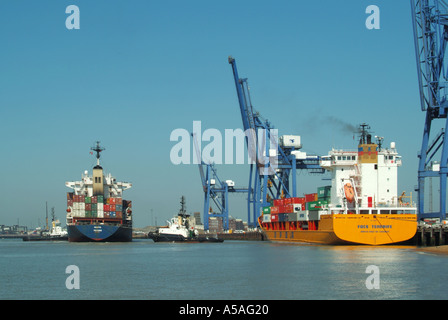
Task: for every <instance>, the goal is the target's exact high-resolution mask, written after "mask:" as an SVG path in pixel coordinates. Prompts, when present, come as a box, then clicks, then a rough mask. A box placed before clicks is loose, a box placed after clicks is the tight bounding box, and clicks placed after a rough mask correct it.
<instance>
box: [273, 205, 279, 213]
mask: <svg viewBox="0 0 448 320" xmlns="http://www.w3.org/2000/svg"><path fill="white" fill-rule="evenodd" d="M278 208H279V207H277V206H273V207H271V213H274V214H276V213H279V209H278Z"/></svg>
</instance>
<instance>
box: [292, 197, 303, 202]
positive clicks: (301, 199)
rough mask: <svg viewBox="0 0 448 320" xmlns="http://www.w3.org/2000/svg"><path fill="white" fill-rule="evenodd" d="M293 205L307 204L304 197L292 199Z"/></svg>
mask: <svg viewBox="0 0 448 320" xmlns="http://www.w3.org/2000/svg"><path fill="white" fill-rule="evenodd" d="M291 201H292V204H303V203H305V198H304V197H294V198H291Z"/></svg>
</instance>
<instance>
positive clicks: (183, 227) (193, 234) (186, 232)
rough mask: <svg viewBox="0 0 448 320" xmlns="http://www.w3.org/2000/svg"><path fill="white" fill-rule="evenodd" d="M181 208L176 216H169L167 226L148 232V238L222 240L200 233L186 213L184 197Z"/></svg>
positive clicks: (173, 240)
mask: <svg viewBox="0 0 448 320" xmlns="http://www.w3.org/2000/svg"><path fill="white" fill-rule="evenodd" d="M180 204H181V208H180V210H179V213H178V214H177V216H175V217H173V218H171V219H170V220H169V221H167V222H168V226H166V227H160V228H159V229H158V230H157V231H156V232H149V233H148V238H149V239H152V240H154V242H223V241H224V240H223V239H219V238H218V237H210V236H207V235H200V234H199V232H198V230H197V229H196V228H195V225H194V222H193V221H192V220H191V219H190V215H189V214H187V213H186V206H185V197H184V196H182V197H181V201H180Z"/></svg>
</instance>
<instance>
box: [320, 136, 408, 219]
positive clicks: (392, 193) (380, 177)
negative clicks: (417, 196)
mask: <svg viewBox="0 0 448 320" xmlns="http://www.w3.org/2000/svg"><path fill="white" fill-rule="evenodd" d="M377 139H378V142H379V143H378V144H377V143H373V142H372V141H371V136H370V134H368V133H367V131H366V130H365V128H364V127H363V128H362V132H361V139H360V143H359V146H358V150H356V151H355V150H352V151H347V150H334V149H333V150H331V151H330V152H329V154H328V155H327V156H324V157H322V158H321V161H320V165H321V167H322V168H324V169H326V170H328V171H329V172H331V181H332V185H331V201H330V204H329V205H328V208H329V209H339V210H341V211H344V213H380V212H378V210H377V209H378V208H381V211H384V210H383V208H384V209H386V208H389V210H399V209H400V208H403V207H405V206H406V209H410V207H414V205H413V204H412V203H411V202H412V201H409V202H408V203H405V202H404V201H403V196H404V195H403V193H401V194H400V196H399V195H398V190H397V188H398V182H397V181H398V167H399V166H401V164H402V161H401V156H400V155H399V154H398V153H397V150H396V145H395V143H394V142H392V143H391V144H390V148H383V147H382V139H383V138H382V137H377ZM386 211H387V210H386ZM382 213H386V212H382Z"/></svg>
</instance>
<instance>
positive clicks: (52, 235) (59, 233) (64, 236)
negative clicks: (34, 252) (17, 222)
mask: <svg viewBox="0 0 448 320" xmlns="http://www.w3.org/2000/svg"><path fill="white" fill-rule="evenodd" d="M22 240H23V241H67V240H68V233H67V230H65V229H63V228H62V227H61V222H60V221H59V220H54V219H53V221H52V222H51V230H50V232H41V233H40V234H39V235H26V236H24V237H23V238H22Z"/></svg>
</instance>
